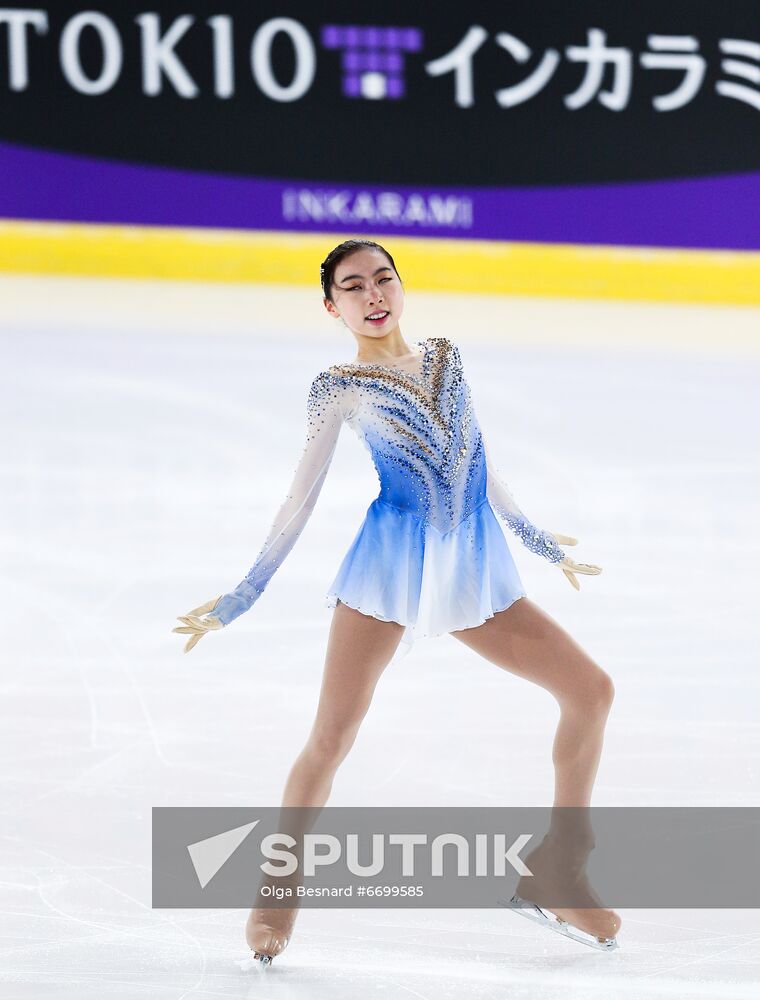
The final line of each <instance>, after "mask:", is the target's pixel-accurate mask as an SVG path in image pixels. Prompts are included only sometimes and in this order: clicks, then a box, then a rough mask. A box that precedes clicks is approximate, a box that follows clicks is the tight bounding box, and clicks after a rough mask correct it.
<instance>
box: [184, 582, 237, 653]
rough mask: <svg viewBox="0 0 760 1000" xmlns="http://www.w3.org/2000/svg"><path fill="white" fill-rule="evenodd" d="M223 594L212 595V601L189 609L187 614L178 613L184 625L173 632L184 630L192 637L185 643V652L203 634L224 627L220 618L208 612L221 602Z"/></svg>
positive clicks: (188, 650) (187, 651)
mask: <svg viewBox="0 0 760 1000" xmlns="http://www.w3.org/2000/svg"><path fill="white" fill-rule="evenodd" d="M222 596H223V595H222V594H220V595H219V597H212V599H211V600H210V601H206V603H205V604H201V606H200V607H199V608H193V610H192V611H188V613H187V614H186V615H177V618H178V619H179V620H180V621H181V622H184V623H185V624H184V627H181V626H179V625H178V626H177V627H176V628H173V629H172V632H183V633H184V634H185V635H188V634H189V635H190V638H189V639H188V640H187V642H186V643H185V652H186V653H189V652H190V650H191V649H192V648H193V646H194V645H195V644H196V643H197V642H200V641H201V639H202V638H203V636H204V635H205V634H206V633H207V632H211V631H215V630H216V629H220V628H224V625H223V623H222V622H220V621H219V619H218V618H214V616H213V615H209V614H207V612H209V611H210V610H211V609H212V608H213V607H215V606H216V605H217V604H218V603H219V598H220V597H222ZM199 615H204V616H205V617H203V618H200V617H198V616H199Z"/></svg>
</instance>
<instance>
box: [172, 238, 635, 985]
mask: <svg viewBox="0 0 760 1000" xmlns="http://www.w3.org/2000/svg"><path fill="white" fill-rule="evenodd" d="M321 283H322V292H323V296H324V297H323V304H324V307H325V309H326V310H327V312H328V313H329V314H330V315H331V316H333V317H335V319H336V320H341V321H342V322H343V323H344V324H345V326H346V327H347V328H348V329H349V330H350V331H351V333H352V334H353V335H354V337H355V339H356V343H357V353H356V357H355V358H354V360H353V361H349V362H344V363H340V364H336V365H333V366H331V367H330V368H327V369H325V370H323V371H321V372H320V373H319V374H318V375H317V376H316V377H315V378H314V380H313V381H312V383H311V387H310V390H309V395H308V400H307V407H306V409H307V436H306V444H305V447H304V450H303V453H302V455H301V458H300V460H299V462H298V465H297V468H296V470H295V474H294V476H293V480H292V483H291V486H290V489H289V490H288V494H287V498H286V499H285V502H284V503H283V504H282V506H281V507H280V509H279V511H278V513H277V516H276V517H275V520H274V523H273V524H272V527H271V530H270V532H269V535H268V537H267V539H266V541H265V542H264V545H263V547H262V549H261V551H260V552H259V554H258V557H257V558H256V561H255V563H254V565H253V566H252V567H251V569H250V570H249V572H248V573H247V574H246V575H245V577H244V578H243V580H241V582H240V583H239V584H238V585H237V587H235V589H234V590H232V591H230V592H229V593H227V594H224V595H222V596H220V597H217V598H214V599H212V600H210V601H208V602H207V603H206V604H203V605H201V606H200V607H198V608H195V609H194V610H193V611H191V612H189V613H188V614H187V615H179V616H178V618H179V619H180V621H181V622H182V623H183V626H181V627H177V628H175V629H173V631H175V632H181V633H185V634H189V635H190V638H189V639H188V641H187V643H186V645H185V652H188V651H189V650H191V649H192V648H193V646H194V645H195V644H196V643H197V642H198V641H199V640H200V639H201V638H202V637H203V636H204V635H205V634H206V633H207V632H209V631H211V630H215V629H220V628H223V627H225V626H226V625H229V623H230V622H231V621H233V619H235V618H237V617H238V616H239V615H241V614H242V613H243V612H245V611H248V609H249V608H250V607H251V606H252V605H253V603H254V602H255V601H257V600H258V599H259V597H260V596H261V594H262V593H263V591H264V589H265V587H266V586H267V584H268V582H269V580H270V579H271V577H272V575H273V574H274V573H275V571H276V570H277V569H278V567H279V566H280V565H281V564H282V561H283V560H284V559H285V557H286V556H287V554H288V552H289V551H290V550H291V548H292V547H293V545H294V543H295V541H296V539H297V538H298V536H299V535H300V533H301V531H302V530H303V527H304V525H305V524H306V522H307V520H308V518H309V516H310V514H311V512H312V510H313V509H314V505H315V503H316V501H317V497H318V495H319V492H320V489H321V487H322V484H323V483H324V480H325V477H326V475H327V471H328V468H329V466H330V462H331V460H332V456H333V453H334V451H335V447H336V444H337V440H338V434H339V431H340V428H341V426H342V424H343V422H344V421H345V422H346V423H348V424H349V425H350V426H351V428H352V429H353V430H354V431H355V432H356V433H357V434H358V435H359V437H360V439H361V440H362V441H363V442H364V444H365V445H366V447H367V448H368V450H369V451H370V453H371V455H372V460H373V462H374V465H375V468H376V470H377V473H378V476H379V480H380V492H379V494H378V496H377V497H376V498H375V499H374V500H373V502H372V503H371V504H370V505H369V508H368V510H367V513H366V516H365V518H364V520H363V522H362V524H361V526H360V529H359V531H358V533H357V534H356V536H355V538H354V540H353V542H352V544H351V546H350V548H349V549H348V551H347V553H346V555H345V557H344V559H343V561H342V563H341V565H340V567H339V569H338V572H337V575H336V577H335V579H334V581H333V583H332V586H331V587H330V590H329V592H328V595H327V599H326V605H327V607H330V608H334V612H333V616H332V621H331V625H330V631H329V637H328V644H327V654H326V660H325V666H324V676H323V680H322V686H321V691H320V696H319V703H318V705H317V711H316V717H315V720H314V724H313V726H312V729H311V732H310V734H309V737H308V739H307V741H306V744H305V746H304V748H303V750H302V751H301V753H300V754H299V756H298V757H297V759H296V761H295V763H294V764H293V766H292V768H291V770H290V774H289V776H288V779H287V782H286V785H285V789H284V793H283V799H282V806H283V807H289V806H306V807H318V808H321V807H323V806H324V805H325V803H326V802H327V799H328V797H329V795H330V791H331V788H332V782H333V779H334V777H335V774H336V771H337V769H338V767H339V766H340V764H341V763H342V761H343V760H344V759H345V757H346V755H347V754H348V752H349V750H350V749H351V747H352V745H353V743H354V741H355V739H356V736H357V733H358V730H359V727H360V725H361V722H362V720H363V718H364V716H365V714H366V712H367V710H368V708H369V706H370V702H371V699H372V695H373V692H374V690H375V686H376V685H377V682H378V680H379V678H380V675H381V674H382V672H383V670H384V669H385V667H386V666H387V665H388V664H389V663H391V662H393V661H394V660H395V659H396V658H397V657H398V656H401V655H404V654H406V653H408V651H409V649H410V648H411V645H412V643H413V641H414V639H415V638H416V637H418V636H433V635H442V634H445V633H450V634H451V635H453V636H454V637H455V638H457V639H459V640H460V641H461V642H463V643H465V645H467V646H469V647H470V648H471V649H474V650H475V651H476V652H477V653H479V654H480V655H481V656H483V657H484V658H485V659H487V660H489V661H491V662H492V663H495V664H496V665H497V666H499V667H501V668H503V669H504V670H508V671H510V672H511V673H514V674H517V675H518V676H520V677H524V678H526V679H527V680H529V681H533V682H534V683H535V684H539V685H540V686H541V687H543V688H545V689H546V690H547V691H549V692H550V693H551V694H552V695H553V696H554V698H555V699H556V701H557V702H558V704H559V707H560V719H559V723H558V726H557V730H556V735H555V738H554V744H553V748H552V760H553V763H554V768H555V794H554V807H555V808H554V809H553V811H552V817H553V818H552V822H551V825H550V828H549V831H548V833H547V834H546V836H545V837H544V838H543V840H542V841H541V842H540V843H539V844H538V846H537V847H536V848H535V849H534V850H533V852H532V853H531V854H529V855H527V856H526V858H525V863H526V864H527V866H528V868H529V869H530V870H531V871H532V872H533V876H532V877H526V876H523V877H522V878H521V879H520V881H519V882H518V885H517V893H516V894H515V895H514V896H513V897H512V900H511V902H512V903H513V904H515V907H516V908H518V912H521V913H523V914H524V915H525V916H527V917H530V918H531V919H535V920H538V921H539V922H541V923H543V924H544V925H545V926H546V927H548V928H550V929H552V930H558V931H560V932H561V933H564V934H567V935H569V936H570V937H573V938H574V939H575V940H578V941H582V942H584V943H586V944H591V945H592V946H593V947H597V948H600V949H605V950H611V949H613V948H615V947H617V941H616V934H617V932H618V930H619V928H620V924H621V920H620V918H619V917H618V915H617V914H616V913H615V912H614V911H613V910H609V909H605V908H604V907H602V906H601V905H600V900H599V899H598V897H597V896H596V895H595V894H594V892H593V890H592V889H591V887H590V886H589V884H588V881H587V878H586V875H585V872H584V865H585V859H586V857H587V856H588V854H589V853H590V851H591V849H592V848H593V846H594V838H593V832H592V830H591V826H590V823H589V821H588V819H587V818H584V819H583V820H582V821H581V824H580V826H578V823H577V821H576V823H575V826H574V832H573V835H572V837H568V835H567V834H568V827H567V824H566V816H567V815H568V814H577V813H580V814H582V815H583V816H584V817H587V816H588V810H586V809H571V810H569V811H568V810H565V809H564V807H567V806H571V807H585V806H588V805H589V804H590V799H591V791H592V786H593V783H594V780H595V777H596V772H597V769H598V765H599V760H600V756H601V751H602V743H603V735H604V728H605V723H606V720H607V716H608V714H609V711H610V707H611V704H612V700H613V696H614V687H613V684H612V680H611V678H610V677H609V676H608V674H607V673H605V671H604V670H602V668H601V667H600V666H599V665H598V664H597V663H596V662H595V661H594V660H593V659H592V658H591V657H590V656H589V655H588V654H587V653H586V652H584V650H583V649H581V647H580V646H579V645H578V643H577V642H575V640H574V639H573V638H572V637H571V636H570V635H569V634H568V633H567V632H566V631H565V630H564V629H563V628H562V627H561V626H560V625H559V624H557V622H555V621H554V620H553V619H552V618H551V617H550V616H549V615H548V614H547V613H546V612H545V611H543V610H542V609H541V608H540V607H539V606H538V605H537V604H535V603H534V602H533V601H531V600H530V598H528V596H527V595H526V593H525V590H524V588H523V585H522V582H521V580H520V577H519V575H518V572H517V569H516V567H515V564H514V562H513V559H512V556H511V553H510V551H509V548H508V546H507V541H506V537H505V534H504V532H503V530H502V528H501V526H500V525H499V522H498V520H497V518H496V516H495V512H496V513H498V514H499V515H500V516H501V517H502V518H503V519H504V521H505V523H506V524H507V526H508V527H509V529H510V530H511V531H512V532H513V533H514V534H515V535H516V536H517V537H518V538H519V539H520V541H521V542H522V543H523V544H524V545H525V546H527V548H529V549H530V550H531V551H532V552H534V553H536V554H537V555H540V556H542V557H543V558H544V559H546V560H547V561H548V562H549V563H551V564H552V565H554V566H557V567H559V568H560V569H561V570H562V572H563V573H564V575H565V577H566V578H567V580H568V581H569V582H570V583H571V584H572V585H573V587H575V588H576V590H579V589H580V585H579V583H578V579H577V576H576V574H589V575H595V574H598V573H600V572H601V569H600V567H598V566H594V565H589V564H586V563H576V562H573V560H572V559H570V558H569V557H568V556H567V555H566V554H565V553H564V552H563V550H562V549H561V548H560V543H561V544H563V545H575V544H576V539H574V538H570V537H567V536H565V535H560V534H552V533H551V532H549V531H544V530H542V529H540V528H537V527H535V526H534V525H533V524H531V522H530V521H529V520H528V519H527V517H526V516H525V515H524V514H523V513H522V511H521V510H520V508H519V507H518V506H517V504H516V503H515V500H514V498H513V496H512V494H511V493H510V491H509V489H508V488H507V486H506V485H505V484H504V482H502V481H501V480H500V478H499V476H498V474H497V472H496V469H495V468H494V466H493V464H492V462H491V461H490V459H489V455H488V452H487V450H486V444H485V442H484V439H483V434H482V431H481V428H480V426H479V423H478V420H477V417H476V415H475V410H474V408H473V402H472V398H471V393H470V388H469V385H468V383H467V380H466V378H465V375H464V371H463V365H462V359H461V356H460V351H459V348H458V347H457V345H456V343H454V341H452V340H450V339H449V338H447V337H435V336H431V337H427V338H425V339H423V340H417V341H415V342H413V343H412V344H411V345H409V344H408V343H407V342H406V341H405V340H404V339H403V337H402V334H401V328H400V326H399V321H400V320H401V315H402V312H403V309H404V288H403V285H402V282H401V278H400V276H399V273H398V271H397V269H396V265H395V263H394V260H393V257H392V256H391V254H390V253H389V252H388V251H387V250H386V249H384V247H382V246H381V245H380V244H378V243H375V242H374V241H371V240H356V239H352V240H346V241H345V242H344V243H341V244H340V245H339V246H337V247H335V248H334V249H333V250H331V251H330V253H329V254H328V255H327V257H326V258H325V260H324V262H323V263H322V266H321ZM570 843H572V846H571V847H570V846H568V845H569V844H570ZM550 887H551V889H552V890H556V889H557V888H560V889H561V890H565V889H568V890H572V891H573V892H574V893H575V894H576V895H575V896H574V897H573V899H574V900H575V899H576V898H578V894H579V893H580V895H581V897H582V899H583V902H582V903H580V904H579V906H578V908H565V909H558V908H555V907H553V908H552V909H551V910H549V909H547V907H546V906H544V905H543V904H542V900H546V899H547V898H548V897H549V895H550V892H549V890H550ZM554 898H556V896H555V897H554ZM297 912H298V907H297V906H296V907H293V908H289V909H288V908H284V907H283V908H269V909H256V908H254V909H252V910H251V912H250V914H249V917H248V920H247V923H246V940H247V943H248V945H249V946H250V948H251V949H252V950H253V952H254V959H255V960H257V961H258V962H260V963H261V964H264V965H266V964H269V963H271V961H272V958H273V957H274V956H275V955H278V954H280V952H282V950H283V949H284V948H285V947H286V945H287V943H288V941H289V940H290V937H291V934H292V930H293V925H294V922H295V919H296V914H297Z"/></svg>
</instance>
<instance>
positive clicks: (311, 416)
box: [209, 372, 343, 625]
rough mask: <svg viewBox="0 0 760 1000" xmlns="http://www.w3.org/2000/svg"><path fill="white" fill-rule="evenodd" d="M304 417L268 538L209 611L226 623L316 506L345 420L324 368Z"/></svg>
mask: <svg viewBox="0 0 760 1000" xmlns="http://www.w3.org/2000/svg"><path fill="white" fill-rule="evenodd" d="M306 416H307V433H306V444H305V446H304V450H303V453H302V455H301V458H300V459H299V462H298V465H297V466H296V470H295V474H294V476H293V480H292V482H291V484H290V489H289V490H288V494H287V496H286V498H285V501H284V503H283V504H282V506H281V507H280V509H279V511H278V512H277V515H276V517H275V519H274V522H273V524H272V527H271V528H270V531H269V534H268V536H267V539H266V541H265V542H264V545H263V546H262V548H261V551H260V552H259V554H258V556H257V557H256V561H255V563H254V564H253V566H251V568H250V569H249V570H248V572H247V573H246V575H245V576H244V577H243V579H242V580H241V581H240V583H239V584H238V585H237V587H235V589H234V590H231V591H230V592H229V593H228V594H224V595H223V596H222V597H221V598H220V599H219V600H218V601H217V603H216V605H215V606H214V608H213V609H212V611H210V612H209V613H210V614H211V615H213V616H214V617H215V618H218V619H219V621H221V622H222V623H223V624H224V625H228V624H229V623H230V622H231V621H233V620H234V619H235V618H237V617H238V615H241V614H243V612H244V611H248V610H249V608H250V607H251V606H252V605H253V604H254V602H255V601H257V600H258V599H259V597H260V596H261V594H262V593H263V591H264V588H265V587H266V585H267V584H268V583H269V581H270V580H271V578H272V576H273V575H274V573H275V572H276V571H277V569H278V568H279V567H280V566H281V565H282V562H283V560H284V559H285V557H286V556H287V554H288V553H289V552H290V550H291V549H292V548H293V545H294V544H295V542H296V539H297V538H298V536H299V535H300V534H301V532H302V531H303V528H304V526H305V525H306V522H307V521H308V520H309V517H310V516H311V512H312V511H313V510H314V506H315V504H316V502H317V497H318V496H319V493H320V490H321V489H322V484H323V483H324V481H325V478H326V476H327V471H328V469H329V467H330V463H331V461H332V457H333V454H334V453H335V447H336V445H337V443H338V435H339V433H340V428H341V426H342V422H343V409H342V405H341V400H340V396H339V389H338V388H337V387H336V386H335V385H334V383H333V380H331V378H330V376H329V375H328V374H327V373H325V372H321V373H320V374H319V375H317V377H316V378H315V379H314V381H313V382H312V384H311V388H310V389H309V396H308V400H307V405H306Z"/></svg>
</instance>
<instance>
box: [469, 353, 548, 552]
mask: <svg viewBox="0 0 760 1000" xmlns="http://www.w3.org/2000/svg"><path fill="white" fill-rule="evenodd" d="M454 352H455V355H456V362H457V365H458V367H459V371H460V373H461V374H462V377H463V378H464V372H463V366H462V356H461V353H460V351H459V348H458V347H457V346H456V345H454ZM465 384H466V379H465ZM467 394H468V397H469V403H470V407H471V408H472V414H473V416H474V417H475V421H476V422H477V423H478V428H479V430H480V438H481V441H482V443H483V454H484V456H485V460H486V472H487V485H486V496H487V497H488V499H489V501H490V503H491V506H492V507H493V509H494V510H495V511H497V512H498V513H499V514H500V515H501V517H502V518H504V520H505V521H506V523H507V525H508V527H509V529H510V530H511V531H512V532H514V534H515V535H517V537H518V538H519V539H520V541H521V542H522V543H523V545H525V546H526V547H527V548H529V549H530V551H531V552H535V553H536V555H539V556H543V557H544V558H545V559H548V560H549V562H552V563H557V562H561V561H562V560H563V559H564V558H565V553H564V552H563V551H562V549H561V548H560V547H559V544H558V542H557V540H556V538H555V537H554V536H553V535H552V534H551V532H549V531H544V530H543V529H541V528H537V527H536V526H535V524H532V523H531V522H530V521H529V520H528V518H527V517H526V516H525V514H523V512H522V511H521V510H520V508H519V507H518V506H517V503H516V502H515V498H514V497H513V496H512V493H511V492H510V490H509V487H508V486H507V485H506V484H505V483H504V482H502V480H501V479H500V478H499V474H498V472H497V471H496V467H495V466H494V464H493V462H492V461H491V459H490V457H489V454H488V449H487V448H486V442H485V438H484V436H483V430H482V428H481V427H480V424H479V422H478V418H477V416H476V415H475V407H474V404H473V401H472V393H471V390H470V387H469V385H467Z"/></svg>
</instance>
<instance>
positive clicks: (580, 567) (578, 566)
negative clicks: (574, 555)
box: [550, 531, 602, 590]
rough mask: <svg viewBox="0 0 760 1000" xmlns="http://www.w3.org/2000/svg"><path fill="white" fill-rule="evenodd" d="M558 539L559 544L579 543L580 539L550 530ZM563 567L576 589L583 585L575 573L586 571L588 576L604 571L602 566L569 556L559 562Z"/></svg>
mask: <svg viewBox="0 0 760 1000" xmlns="http://www.w3.org/2000/svg"><path fill="white" fill-rule="evenodd" d="M550 534H552V535H554V537H555V538H556V539H557V543H558V544H559V545H577V544H578V539H577V538H571V536H570V535H559V534H557V533H555V532H554V531H552V532H550ZM557 565H558V566H559V567H561V569H562V572H563V573H564V574H565V576H566V577H567V578H568V580H569V581H570V583H572V585H573V586H574V587H575V589H576V590H580V589H581V585H580V584H579V583H578V580H577V579H576V576H575V574H576V573H585V574H586V575H587V576H598V575H599V574H600V573H601V572H602V567H601V566H594V565H593V564H592V563H577V562H573V560H572V559H571V558H570V557H569V556H565V558H564V559H562V560H561V561H560V562H558V563H557Z"/></svg>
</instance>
